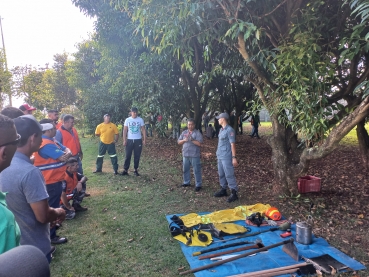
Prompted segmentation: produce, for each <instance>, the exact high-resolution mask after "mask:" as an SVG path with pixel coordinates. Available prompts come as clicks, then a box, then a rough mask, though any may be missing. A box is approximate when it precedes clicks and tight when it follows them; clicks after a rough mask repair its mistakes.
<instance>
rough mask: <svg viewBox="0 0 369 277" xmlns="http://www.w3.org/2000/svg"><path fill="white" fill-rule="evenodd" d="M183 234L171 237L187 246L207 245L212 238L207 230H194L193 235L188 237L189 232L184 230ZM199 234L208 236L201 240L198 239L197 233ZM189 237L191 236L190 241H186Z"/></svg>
mask: <svg viewBox="0 0 369 277" xmlns="http://www.w3.org/2000/svg"><path fill="white" fill-rule="evenodd" d="M185 234H186V235H185V236H184V235H177V236H175V237H173V238H175V239H176V240H178V241H180V242H182V243H183V244H185V245H187V246H208V245H209V244H210V243H211V242H212V241H213V238H212V236H211V234H210V233H209V232H205V231H199V232H197V231H194V232H193V236H191V237H190V232H185ZM200 234H204V235H206V236H207V237H208V239H207V241H205V242H203V241H200V240H199V237H198V235H200ZM189 238H191V240H190V241H191V243H188V241H189Z"/></svg>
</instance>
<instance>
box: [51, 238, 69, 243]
mask: <svg viewBox="0 0 369 277" xmlns="http://www.w3.org/2000/svg"><path fill="white" fill-rule="evenodd" d="M50 241H51V243H52V244H62V243H66V242H67V241H68V240H67V238H61V237H59V236H55V237H53V238H52V239H50Z"/></svg>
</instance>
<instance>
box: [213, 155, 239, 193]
mask: <svg viewBox="0 0 369 277" xmlns="http://www.w3.org/2000/svg"><path fill="white" fill-rule="evenodd" d="M218 174H219V183H220V186H221V187H222V188H224V189H226V188H227V184H228V187H229V188H230V189H234V190H236V191H237V190H238V187H237V183H236V177H235V176H234V167H233V164H232V158H230V159H218Z"/></svg>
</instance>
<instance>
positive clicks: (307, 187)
mask: <svg viewBox="0 0 369 277" xmlns="http://www.w3.org/2000/svg"><path fill="white" fill-rule="evenodd" d="M321 180H322V179H321V178H318V177H315V176H310V175H308V176H304V177H300V178H299V180H298V182H297V187H298V190H299V193H307V192H320V190H321V188H322V185H321Z"/></svg>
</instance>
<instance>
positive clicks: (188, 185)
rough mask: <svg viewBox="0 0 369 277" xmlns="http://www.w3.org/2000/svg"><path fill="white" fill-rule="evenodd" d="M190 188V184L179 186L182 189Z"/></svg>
mask: <svg viewBox="0 0 369 277" xmlns="http://www.w3.org/2000/svg"><path fill="white" fill-rule="evenodd" d="M190 186H191V184H182V185H181V187H183V188H186V187H190Z"/></svg>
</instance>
